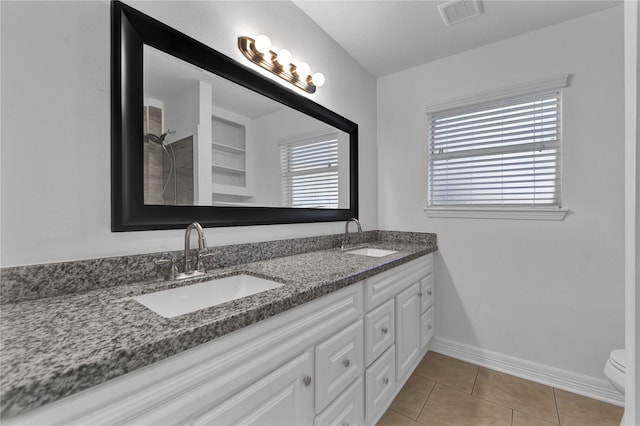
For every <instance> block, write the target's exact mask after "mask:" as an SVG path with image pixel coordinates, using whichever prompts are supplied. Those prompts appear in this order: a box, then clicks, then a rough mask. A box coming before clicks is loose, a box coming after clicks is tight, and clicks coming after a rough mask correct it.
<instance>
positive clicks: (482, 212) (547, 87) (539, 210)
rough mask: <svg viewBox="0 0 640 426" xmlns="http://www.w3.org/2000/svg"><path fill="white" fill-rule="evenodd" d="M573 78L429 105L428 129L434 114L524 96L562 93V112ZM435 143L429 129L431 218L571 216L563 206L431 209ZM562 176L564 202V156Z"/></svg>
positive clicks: (428, 210) (428, 209) (564, 76)
mask: <svg viewBox="0 0 640 426" xmlns="http://www.w3.org/2000/svg"><path fill="white" fill-rule="evenodd" d="M569 77H570V76H569V74H562V75H556V76H552V77H548V78H544V79H540V80H535V81H531V82H528V83H524V84H517V85H512V86H506V87H503V88H501V89H496V90H490V91H484V92H480V93H476V94H475V95H471V96H464V97H459V98H453V99H449V100H445V101H441V102H436V103H432V104H428V105H425V113H426V118H427V126H430V121H431V119H430V117H431V115H433V114H436V113H441V112H443V111H446V110H452V109H457V108H463V107H467V106H472V105H477V104H485V103H487V104H488V103H491V102H496V101H500V100H503V99H508V98H516V97H520V96H523V97H524V96H529V95H535V94H543V93H546V92H552V91H558V92H560V95H559V97H560V102H561V104H560V107H559V108H560V109H562V97H563V93H562V92H563V90H562V89H564V88H565V87H567V86H568V83H569ZM562 116H563V114H562V112H561V114H560V120H561V124H560V134H561V137H560V152H562V142H563V141H562V139H563V138H562V133H563V128H564V126H563V125H562V120H563V117H562ZM430 146H431V140H430V137H429V128H428V129H427V149H426V155H427V158H426V164H427V181H426V191H425V195H426V200H425V201H426V202H425V205H426V207H425V208H424V210H425V212H426V214H427V216H428V217H446V218H478V219H523V220H564V218H565V217H566V215H567V213H568V211H569V210H568V209H567V208H565V207H564V206H563V205H562V204H560V206H544V207H543V206H537V207H536V206H517V205H505V206H497V205H496V206H474V205H452V206H440V205H439V206H430V205H429V197H430V195H429V193H430V191H431V187H430V185H431V180H430V178H429V176H430V170H429V169H428V168H429V167H430V157H429V151H430ZM559 161H560V163H561V165H560V171H559V174H560V176H559V177H558V179H559V182H560V187H559V189H558V191H559V193H558V199H559V201H560V202H561V200H562V170H563V167H562V155H561V154H560V155H559Z"/></svg>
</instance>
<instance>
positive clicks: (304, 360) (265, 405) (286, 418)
mask: <svg viewBox="0 0 640 426" xmlns="http://www.w3.org/2000/svg"><path fill="white" fill-rule="evenodd" d="M312 371H313V363H312V356H311V353H310V351H307V352H304V353H302V354H301V355H299V356H297V357H296V358H294V359H293V360H291V361H289V362H288V363H286V364H285V365H283V366H282V367H280V368H278V369H277V370H276V371H274V372H273V373H271V374H268V375H267V376H265V377H263V378H262V379H260V380H258V381H257V382H256V383H254V384H253V385H251V386H249V387H247V388H246V389H244V390H242V391H241V392H239V393H238V394H236V395H234V396H232V397H231V398H229V399H227V400H226V401H224V402H222V403H221V404H219V405H217V406H216V407H214V408H213V409H211V410H210V411H208V412H206V413H204V414H202V415H200V416H199V417H197V418H196V419H195V420H194V421H193V422H191V424H192V425H194V426H195V425H197V426H200V425H229V424H243V425H260V426H262V425H278V426H285V425H291V426H301V425H310V424H312V422H313V414H314V413H313V386H312V383H311V377H312Z"/></svg>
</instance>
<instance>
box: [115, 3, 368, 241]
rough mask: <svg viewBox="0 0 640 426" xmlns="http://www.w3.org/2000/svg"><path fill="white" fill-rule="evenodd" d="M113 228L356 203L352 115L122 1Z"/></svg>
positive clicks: (241, 219)
mask: <svg viewBox="0 0 640 426" xmlns="http://www.w3.org/2000/svg"><path fill="white" fill-rule="evenodd" d="M112 12H113V16H112V25H113V28H112V37H113V40H112V67H113V68H112V81H113V91H112V97H113V99H112V230H113V231H133V230H148V229H169V228H182V227H185V226H187V225H188V224H189V223H190V222H192V221H198V222H200V223H201V224H202V225H203V226H208V227H212V226H236V225H257V224H275V223H297V222H319V221H340V220H346V219H348V218H350V217H357V214H358V205H357V203H358V186H357V125H356V124H355V123H353V122H351V121H349V120H347V119H345V118H344V117H341V116H339V115H338V114H335V113H333V112H332V111H329V110H328V109H326V108H324V107H322V106H320V105H318V104H316V103H315V102H313V101H311V100H310V99H308V98H305V97H303V96H301V95H298V94H296V93H294V92H293V90H298V89H296V88H294V87H293V86H292V89H287V88H285V87H283V86H281V85H280V84H278V83H276V82H274V81H271V80H269V79H267V78H265V77H263V76H261V75H260V74H258V73H257V72H255V71H252V70H250V69H249V68H246V67H244V66H242V65H240V64H238V63H237V62H235V61H234V60H232V59H230V58H228V57H226V56H224V55H222V54H221V53H219V52H217V51H215V50H213V49H211V48H210V47H208V46H206V45H204V44H202V43H200V42H198V41H196V40H194V39H191V38H189V37H187V36H186V35H184V34H182V33H180V32H178V31H176V30H174V29H172V28H170V27H168V26H166V25H165V24H162V23H161V22H159V21H156V20H154V19H152V18H150V17H148V16H146V15H144V14H142V13H141V12H139V11H137V10H135V9H133V8H131V7H128V6H127V5H124V4H122V3H120V2H114V3H113V10H112Z"/></svg>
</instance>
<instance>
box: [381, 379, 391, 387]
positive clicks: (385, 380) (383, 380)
mask: <svg viewBox="0 0 640 426" xmlns="http://www.w3.org/2000/svg"><path fill="white" fill-rule="evenodd" d="M382 383H383V384H384V385H385V386H386V385H388V384H389V378H388V377H385V378H384V379H382Z"/></svg>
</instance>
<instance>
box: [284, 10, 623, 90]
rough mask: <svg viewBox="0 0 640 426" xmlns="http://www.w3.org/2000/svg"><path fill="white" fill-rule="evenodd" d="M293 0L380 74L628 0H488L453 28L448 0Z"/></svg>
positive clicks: (370, 68) (372, 69)
mask: <svg viewBox="0 0 640 426" xmlns="http://www.w3.org/2000/svg"><path fill="white" fill-rule="evenodd" d="M293 2H294V3H295V4H296V5H297V6H298V7H299V8H300V9H302V11H304V12H305V13H306V14H307V15H308V16H309V17H310V18H311V19H313V20H314V21H315V22H316V23H317V24H318V25H319V26H320V27H322V28H323V29H324V31H326V32H327V33H328V34H329V35H330V36H331V37H333V39H334V40H336V41H337V42H338V44H340V45H341V46H342V47H343V48H344V49H345V50H346V51H347V52H348V53H349V54H350V55H351V56H352V57H353V58H354V59H355V60H356V61H358V62H359V63H360V64H361V65H362V66H363V67H364V68H365V69H366V70H367V71H369V73H371V74H372V75H373V76H375V77H381V76H384V75H387V74H391V73H394V72H397V71H401V70H404V69H407V68H411V67H413V66H416V65H420V64H424V63H426V62H429V61H433V60H435V59H438V58H443V57H446V56H450V55H453V54H456V53H459V52H463V51H465V50H469V49H473V48H475V47H478V46H482V45H485V44H489V43H493V42H496V41H499V40H503V39H506V38H509V37H513V36H516V35H519V34H523V33H527V32H530V31H534V30H537V29H540V28H543V27H546V26H549V25H553V24H557V23H559V22H562V21H566V20H569V19H573V18H577V17H579V16H583V15H587V14H589V13H594V12H598V11H601V10H604V9H607V8H609V7H614V6H619V5H621V4H622V3H623V2H622V0H484V1H483V2H482V4H483V9H484V13H483V14H482V15H480V16H479V17H477V18H472V19H469V20H467V21H462V22H459V23H456V24H453V25H451V26H449V27H447V26H446V25H445V24H444V22H443V20H442V18H441V17H440V13H439V12H438V7H437V6H438V5H439V4H441V3H444V1H442V0H414V1H406V0H393V1H390V0H377V1H368V0H360V1H353V0H349V1H342V0H340V1H329V0H293Z"/></svg>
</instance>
